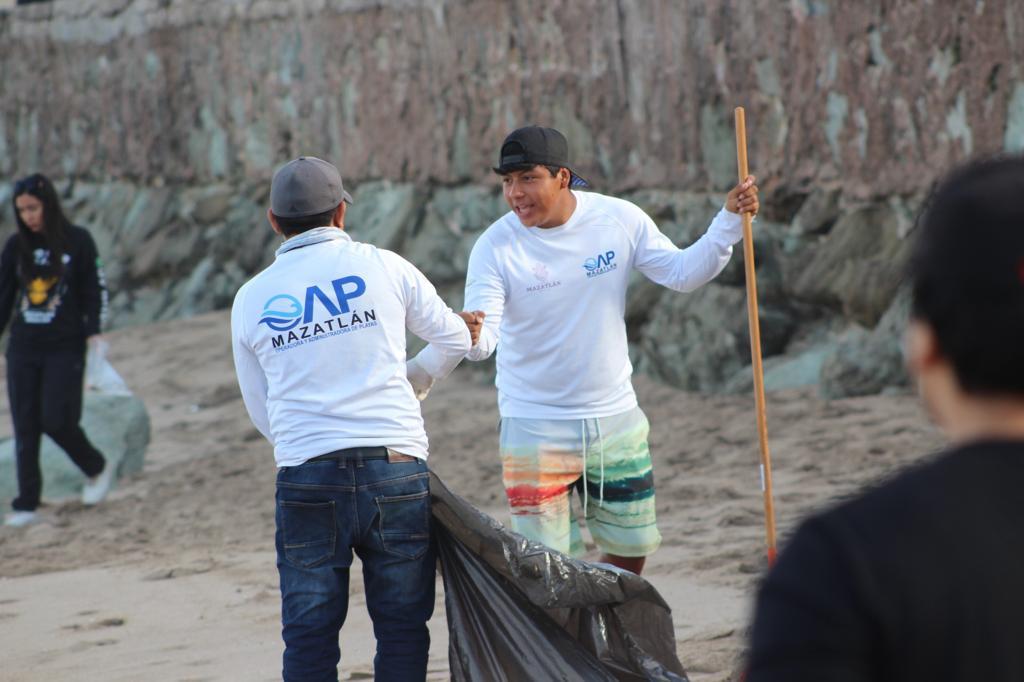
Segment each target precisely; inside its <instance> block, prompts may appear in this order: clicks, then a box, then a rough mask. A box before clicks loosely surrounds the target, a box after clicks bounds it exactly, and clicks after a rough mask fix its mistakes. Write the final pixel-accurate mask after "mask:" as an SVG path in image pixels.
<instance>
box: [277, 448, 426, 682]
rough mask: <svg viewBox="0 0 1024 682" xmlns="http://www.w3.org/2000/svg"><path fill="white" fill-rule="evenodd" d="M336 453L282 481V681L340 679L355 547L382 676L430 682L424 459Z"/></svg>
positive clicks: (285, 471) (291, 470)
mask: <svg viewBox="0 0 1024 682" xmlns="http://www.w3.org/2000/svg"><path fill="white" fill-rule="evenodd" d="M332 454H333V455H336V456H337V457H338V458H337V459H325V458H316V459H315V460H311V461H309V462H306V463H304V464H302V465H299V466H295V467H283V468H281V469H280V470H279V471H278V474H277V514H276V516H277V535H276V545H277V569H278V573H279V574H280V577H281V621H282V626H283V628H282V634H283V637H284V643H285V651H284V679H285V680H286V682H287V681H289V680H302V682H316V681H319V680H330V681H331V682H334V681H336V680H337V679H338V661H339V660H340V658H341V652H340V650H339V647H338V633H339V632H340V630H341V626H342V624H343V623H344V622H345V616H346V614H347V612H348V575H349V567H350V566H351V565H352V550H355V552H356V554H357V555H358V556H359V558H360V560H361V561H362V562H363V584H364V587H365V591H366V607H367V609H368V610H369V612H370V618H371V619H372V620H373V632H374V635H375V636H376V638H377V655H376V657H375V658H374V660H373V665H374V674H375V679H376V680H378V681H380V680H395V681H397V682H409V681H412V680H423V679H424V678H425V677H426V674H427V651H428V649H429V648H430V633H429V631H428V630H427V620H429V619H430V616H431V615H432V614H433V612H434V580H435V555H434V550H433V546H432V544H431V539H430V491H429V487H428V479H427V465H426V462H424V461H422V460H419V459H416V460H414V461H408V462H389V461H388V457H387V454H386V451H385V450H384V448H353V449H351V450H343V451H340V452H339V453H332Z"/></svg>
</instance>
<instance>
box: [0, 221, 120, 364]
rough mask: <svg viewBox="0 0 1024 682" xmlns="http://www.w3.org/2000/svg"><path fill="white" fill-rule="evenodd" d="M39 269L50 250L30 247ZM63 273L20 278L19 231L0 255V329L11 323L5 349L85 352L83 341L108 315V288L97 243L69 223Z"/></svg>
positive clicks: (95, 331)
mask: <svg viewBox="0 0 1024 682" xmlns="http://www.w3.org/2000/svg"><path fill="white" fill-rule="evenodd" d="M32 255H33V260H34V262H35V263H36V264H38V265H39V266H41V268H42V271H43V272H45V271H47V270H49V268H47V267H46V266H48V265H49V264H50V260H49V259H50V252H49V251H48V250H47V249H45V248H39V249H36V250H34V251H33V254H32ZM61 260H62V261H63V262H64V269H63V273H62V274H61V275H60V276H59V277H56V276H53V275H50V276H46V275H45V274H41V273H36V274H33V273H29V275H28V277H20V276H19V272H18V270H19V267H20V266H19V258H18V235H16V234H15V235H13V236H11V238H10V239H8V240H7V243H6V244H5V245H4V249H3V252H2V253H0V331H2V330H3V329H4V328H6V327H7V323H8V321H10V322H11V340H10V344H9V346H8V351H9V352H15V353H24V352H39V351H42V352H47V351H55V350H84V349H85V340H86V339H87V338H88V337H90V336H93V335H94V334H99V333H100V330H101V327H102V323H103V320H104V318H105V316H106V304H107V291H106V283H105V282H104V279H103V269H102V264H101V262H100V259H99V255H98V254H97V251H96V244H95V242H93V240H92V236H90V234H89V232H88V231H87V230H86V229H84V228H81V227H71V228H70V229H69V230H68V234H67V252H66V253H65V254H63V256H62V258H61Z"/></svg>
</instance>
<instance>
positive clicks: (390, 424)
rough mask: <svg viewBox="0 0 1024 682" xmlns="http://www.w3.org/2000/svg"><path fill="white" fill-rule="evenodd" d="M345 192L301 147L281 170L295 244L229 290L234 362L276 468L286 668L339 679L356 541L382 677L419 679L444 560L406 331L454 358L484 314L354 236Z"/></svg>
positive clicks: (288, 236) (277, 193)
mask: <svg viewBox="0 0 1024 682" xmlns="http://www.w3.org/2000/svg"><path fill="white" fill-rule="evenodd" d="M351 203H352V197H351V196H350V195H349V193H348V192H346V191H345V188H344V186H343V185H342V181H341V177H340V175H339V174H338V170H337V169H336V168H335V167H334V166H332V165H331V164H329V163H327V162H325V161H322V160H320V159H317V158H313V157H310V156H306V157H299V158H298V159H295V160H294V161H291V162H289V163H288V164H286V165H284V166H283V167H281V168H280V169H279V170H278V171H277V172H276V173H275V174H274V178H273V181H272V183H271V190H270V210H269V211H268V213H267V217H268V218H269V220H270V224H271V226H272V227H273V229H274V231H275V232H277V233H278V234H280V235H281V236H283V237H284V239H285V241H284V244H282V245H281V247H280V248H278V250H277V253H276V257H275V260H274V262H273V263H272V264H271V265H270V267H268V268H267V269H266V270H264V271H263V272H261V273H259V274H258V275H256V276H255V277H254V278H253V279H252V280H250V281H249V282H247V283H246V284H245V285H244V286H242V288H241V289H239V291H238V294H237V295H236V296H235V301H234V305H233V307H232V310H231V334H232V341H233V350H234V357H235V369H236V371H237V373H238V383H239V385H240V387H241V389H242V397H243V399H244V401H245V406H246V409H247V410H248V412H249V416H250V418H251V419H252V421H253V424H255V425H256V428H257V429H259V431H260V433H262V434H263V435H264V436H265V437H266V438H267V440H269V441H270V442H271V443H272V444H273V446H274V458H275V460H276V463H277V467H278V474H277V496H276V499H277V511H276V521H277V534H276V546H277V567H278V573H279V574H280V582H281V600H282V608H281V619H282V626H283V627H282V635H283V638H284V642H285V651H284V679H285V680H303V681H304V682H307V681H311V680H337V679H338V671H337V666H338V661H339V658H340V651H339V647H338V633H339V631H340V629H341V626H342V624H343V623H344V621H345V615H346V612H347V609H348V577H349V567H350V566H351V563H352V552H353V550H355V553H356V554H358V555H359V558H360V559H361V560H362V565H363V581H364V584H365V588H366V606H367V609H368V610H369V612H370V616H371V618H372V619H373V627H374V634H375V635H376V638H377V656H376V658H375V659H374V669H375V676H376V679H378V680H403V681H405V680H422V679H424V678H425V677H426V665H427V651H428V648H429V645H430V636H429V633H428V631H427V627H426V622H427V620H428V619H429V618H430V616H431V614H432V613H433V609H434V575H435V573H434V572H435V559H434V553H433V551H432V549H431V542H430V526H429V522H430V498H429V490H428V487H427V466H426V459H427V437H426V433H425V432H424V429H423V419H422V416H421V414H420V407H419V403H418V402H417V400H416V397H415V396H414V394H413V389H412V387H411V385H410V383H409V380H408V379H407V378H406V349H405V339H406V329H408V330H409V331H411V332H412V333H414V334H416V335H417V336H419V337H421V338H423V339H424V340H426V341H429V342H430V343H431V344H432V345H433V347H434V348H436V349H439V350H440V354H441V355H443V356H445V357H446V358H448V359H449V360H450V359H451V358H458V357H461V356H463V355H464V354H465V353H466V352H467V351H468V350H469V349H470V347H471V344H472V336H471V331H470V329H469V327H470V326H471V325H470V322H471V321H473V320H474V316H473V315H470V314H468V313H467V314H464V315H463V316H461V317H460V315H457V314H455V313H453V312H452V311H451V309H450V308H448V306H446V305H445V303H444V302H443V301H442V300H441V299H440V298H439V297H438V295H437V293H436V291H435V290H434V287H433V286H432V285H431V284H430V282H428V281H427V279H426V278H425V277H424V276H423V274H422V273H420V272H419V270H417V269H416V268H415V267H414V266H413V265H411V264H410V263H409V262H407V261H406V260H404V259H403V258H401V257H400V256H398V255H397V254H395V253H392V252H390V251H385V250H384V249H378V248H376V247H374V246H371V245H369V244H361V243H359V242H356V241H353V240H352V239H351V238H350V237H349V236H348V235H347V234H346V233H345V231H344V224H345V211H346V207H347V205H348V204H351ZM476 331H479V329H478V325H477V329H476ZM428 364H429V363H428ZM423 369H425V370H426V371H428V372H441V373H443V369H442V368H441V367H439V366H437V367H434V366H427V367H423Z"/></svg>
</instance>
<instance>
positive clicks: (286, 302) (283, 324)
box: [260, 294, 302, 332]
mask: <svg viewBox="0 0 1024 682" xmlns="http://www.w3.org/2000/svg"><path fill="white" fill-rule="evenodd" d="M301 320H302V304H301V303H299V299H297V298H295V297H294V296H289V295H288V294H278V295H277V296H272V297H271V298H270V300H268V301H267V303H266V305H264V306H263V316H262V317H261V318H260V324H265V325H267V326H268V327H270V328H271V329H273V330H274V331H276V332H286V331H288V330H289V329H294V328H295V326H296V325H298V324H299V322H300V321H301Z"/></svg>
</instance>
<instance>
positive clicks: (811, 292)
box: [786, 200, 913, 328]
mask: <svg viewBox="0 0 1024 682" xmlns="http://www.w3.org/2000/svg"><path fill="white" fill-rule="evenodd" d="M912 222H913V221H912V218H911V214H910V210H909V209H908V208H907V207H906V206H905V205H904V204H903V203H902V202H901V201H899V200H893V201H890V202H887V203H884V204H878V203H876V204H868V205H865V206H862V207H859V208H856V209H854V210H852V211H849V212H847V213H845V214H843V215H842V217H840V218H839V220H838V221H837V222H836V224H835V226H834V227H833V228H832V230H831V231H830V232H829V233H828V234H827V235H826V236H825V237H824V238H822V240H821V241H820V242H819V243H818V244H816V245H814V246H812V247H811V248H809V249H807V250H806V251H805V252H804V253H803V254H802V257H801V258H799V259H797V260H796V261H794V262H791V263H790V264H788V265H787V277H786V281H787V282H789V283H790V284H789V288H790V290H791V293H792V294H793V296H794V297H795V298H796V299H798V300H801V301H805V302H809V303H815V304H820V305H824V306H827V307H830V308H835V307H839V308H841V310H842V312H843V314H844V315H845V316H846V317H848V318H850V319H851V320H853V321H855V322H857V323H858V324H860V325H862V326H864V327H868V328H872V327H874V326H875V325H876V324H877V323H878V321H879V319H880V318H881V317H882V314H883V313H884V312H885V311H886V309H887V308H888V307H889V305H890V303H892V300H893V297H894V296H895V294H896V290H897V288H898V287H899V283H900V277H901V274H902V270H903V264H904V260H905V258H906V253H907V246H908V243H909V242H908V241H907V240H906V239H905V238H904V237H905V236H906V234H907V233H908V232H909V229H910V226H911V225H912Z"/></svg>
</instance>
